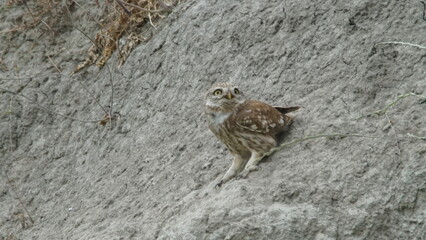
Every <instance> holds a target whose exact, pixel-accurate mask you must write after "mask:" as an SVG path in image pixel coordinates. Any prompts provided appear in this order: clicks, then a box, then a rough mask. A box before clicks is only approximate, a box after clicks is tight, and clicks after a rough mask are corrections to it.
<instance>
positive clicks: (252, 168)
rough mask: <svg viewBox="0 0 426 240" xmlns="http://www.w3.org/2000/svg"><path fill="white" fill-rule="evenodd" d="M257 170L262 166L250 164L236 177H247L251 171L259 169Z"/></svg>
mask: <svg viewBox="0 0 426 240" xmlns="http://www.w3.org/2000/svg"><path fill="white" fill-rule="evenodd" d="M257 170H260V167H258V166H250V167H248V168H246V169H244V170H243V171H242V172H241V173H240V174H238V176H237V177H236V179H244V178H247V176H248V174H249V173H250V172H253V171H257Z"/></svg>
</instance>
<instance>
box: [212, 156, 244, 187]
mask: <svg viewBox="0 0 426 240" xmlns="http://www.w3.org/2000/svg"><path fill="white" fill-rule="evenodd" d="M243 164H244V159H243V158H242V157H241V156H240V155H238V154H234V161H233V162H232V165H231V167H230V168H229V169H228V171H227V172H226V173H225V176H223V178H222V180H220V182H219V183H218V184H217V185H216V186H217V187H220V186H221V185H222V184H224V183H225V182H227V181H229V180H230V179H231V178H233V177H235V175H237V173H238V172H239V171H240V170H241V168H242V167H243Z"/></svg>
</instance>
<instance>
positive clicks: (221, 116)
mask: <svg viewBox="0 0 426 240" xmlns="http://www.w3.org/2000/svg"><path fill="white" fill-rule="evenodd" d="M229 115H231V113H216V114H212V115H211V120H212V123H213V124H215V125H219V124H222V123H223V122H224V121H225V120H226V119H227V118H228V117H229Z"/></svg>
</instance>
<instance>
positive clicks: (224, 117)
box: [204, 83, 299, 186]
mask: <svg viewBox="0 0 426 240" xmlns="http://www.w3.org/2000/svg"><path fill="white" fill-rule="evenodd" d="M297 109H299V107H288V108H286V107H272V106H270V105H268V104H266V103H263V102H259V101H255V100H248V99H246V97H245V96H244V94H243V92H242V91H241V90H240V89H238V87H237V86H234V85H232V84H230V83H219V84H216V85H214V86H213V87H212V88H211V89H210V90H208V91H207V93H206V95H205V102H204V112H205V114H206V116H207V122H208V124H209V128H210V130H211V131H212V132H213V133H214V135H216V137H217V138H219V140H220V141H222V142H223V143H224V144H225V145H226V147H227V148H228V150H229V151H230V152H231V153H232V155H233V156H234V161H233V162H232V165H231V167H230V168H229V170H228V171H227V172H226V174H225V176H223V178H222V180H221V181H220V182H219V183H218V184H217V186H221V185H222V184H223V183H225V182H226V181H228V180H229V179H231V178H232V177H234V176H236V175H237V174H238V173H239V177H246V176H247V174H248V173H249V172H251V171H253V170H256V169H257V164H258V162H259V161H260V160H261V159H262V157H263V156H264V154H265V153H267V152H269V151H270V150H271V149H272V148H274V147H276V146H277V135H278V134H279V133H281V132H283V131H285V130H286V129H287V127H288V126H289V125H291V123H292V121H293V118H292V117H290V116H287V115H285V114H286V113H288V112H292V111H295V110H297ZM243 169H244V170H243Z"/></svg>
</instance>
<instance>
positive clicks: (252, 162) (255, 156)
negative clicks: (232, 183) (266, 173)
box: [238, 151, 264, 178]
mask: <svg viewBox="0 0 426 240" xmlns="http://www.w3.org/2000/svg"><path fill="white" fill-rule="evenodd" d="M263 156H264V155H263V153H260V152H255V151H253V152H252V153H251V157H250V159H249V160H248V162H247V164H246V167H245V168H244V170H243V171H242V172H241V173H240V174H239V175H238V178H246V177H247V175H248V174H249V173H250V172H252V171H256V170H257V169H259V167H258V166H257V164H258V163H259V162H260V160H262V158H263Z"/></svg>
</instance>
